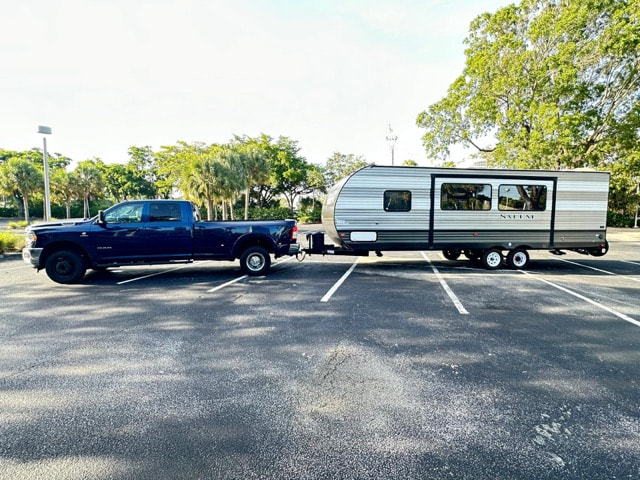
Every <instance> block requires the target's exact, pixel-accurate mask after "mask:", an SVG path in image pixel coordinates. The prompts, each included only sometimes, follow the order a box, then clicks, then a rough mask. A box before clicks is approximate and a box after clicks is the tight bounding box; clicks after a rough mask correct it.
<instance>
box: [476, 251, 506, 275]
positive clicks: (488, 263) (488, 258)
mask: <svg viewBox="0 0 640 480" xmlns="http://www.w3.org/2000/svg"><path fill="white" fill-rule="evenodd" d="M481 260H482V265H483V266H484V268H486V269H488V270H496V269H498V268H500V266H501V265H502V261H503V260H504V258H503V257H502V252H501V251H500V250H498V249H497V248H490V249H489V250H485V251H484V252H482V257H481Z"/></svg>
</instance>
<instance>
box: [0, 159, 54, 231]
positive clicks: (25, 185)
mask: <svg viewBox="0 0 640 480" xmlns="http://www.w3.org/2000/svg"><path fill="white" fill-rule="evenodd" d="M42 182H43V180H42V174H41V173H40V172H39V171H38V169H37V168H36V167H35V166H34V165H33V164H32V163H31V162H30V161H28V160H26V159H23V158H20V157H13V158H10V159H9V160H8V161H7V162H5V163H3V164H2V167H0V188H2V190H3V191H7V192H12V191H17V192H18V193H19V194H20V196H21V197H22V204H23V207H24V219H25V221H26V222H27V223H31V219H30V218H29V195H31V194H33V193H34V192H35V191H37V190H38V189H39V188H40V187H41V186H42Z"/></svg>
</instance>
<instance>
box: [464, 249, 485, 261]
mask: <svg viewBox="0 0 640 480" xmlns="http://www.w3.org/2000/svg"><path fill="white" fill-rule="evenodd" d="M464 256H465V257H467V258H468V259H469V260H479V259H480V257H481V256H482V251H480V250H476V249H473V248H472V249H470V250H465V251H464Z"/></svg>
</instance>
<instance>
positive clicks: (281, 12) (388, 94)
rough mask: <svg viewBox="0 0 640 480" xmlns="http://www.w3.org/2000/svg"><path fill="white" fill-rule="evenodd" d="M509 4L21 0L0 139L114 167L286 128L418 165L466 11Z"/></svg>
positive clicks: (5, 50)
mask: <svg viewBox="0 0 640 480" xmlns="http://www.w3.org/2000/svg"><path fill="white" fill-rule="evenodd" d="M508 3H509V1H508V0H500V1H498V0H449V1H445V0H384V1H383V0H335V1H334V0H315V1H311V0H306V1H305V0H228V1H219V0H202V1H200V0H104V1H97V0H46V1H45V0H21V1H15V2H13V1H12V2H4V5H3V7H2V27H1V28H0V148H4V149H9V150H28V149H30V148H33V147H41V146H42V139H41V136H40V135H38V134H37V133H36V130H37V126H38V125H46V126H49V127H51V128H52V130H53V134H52V135H51V136H49V137H48V138H47V142H48V150H49V151H53V152H58V153H61V154H63V155H66V156H69V157H71V158H72V159H73V160H74V161H81V160H85V159H87V158H92V157H99V158H101V159H102V160H104V161H105V162H107V163H112V162H125V161H126V160H127V149H128V147H129V146H131V145H137V146H144V145H150V146H151V147H153V148H154V149H157V148H159V147H160V146H161V145H170V144H175V143H176V142H177V141H178V140H184V141H188V142H191V141H202V142H206V143H217V142H226V141H228V140H229V139H230V138H231V137H232V135H233V134H247V135H250V136H256V135H259V134H260V133H266V134H268V135H271V136H272V137H278V136H280V135H285V136H288V137H291V138H292V139H294V140H297V141H298V142H299V146H300V147H301V154H302V155H304V156H305V157H306V158H307V160H309V161H311V162H313V163H317V164H321V163H324V162H325V161H326V159H327V158H328V157H329V156H330V155H331V154H332V153H333V152H334V151H338V152H341V153H345V154H347V153H353V154H356V155H363V156H364V157H365V158H366V160H367V161H369V162H375V163H377V164H385V163H386V164H390V162H391V155H390V151H389V146H388V143H387V141H386V139H385V137H386V136H387V135H388V128H389V124H391V125H392V127H393V130H394V134H395V135H397V137H398V140H397V143H396V150H395V151H396V156H395V158H396V163H400V162H402V161H403V160H406V159H407V158H412V159H414V160H416V161H418V163H419V164H421V165H428V164H429V160H428V159H427V158H426V154H425V153H424V149H423V148H422V142H421V136H422V135H423V133H424V131H423V129H420V128H418V127H417V126H416V125H415V120H416V117H417V115H418V114H419V112H421V111H422V110H424V109H426V108H427V107H428V106H429V105H430V104H431V103H433V102H435V101H437V100H439V99H440V98H442V97H443V96H444V95H445V94H446V90H447V87H448V86H449V85H450V84H451V82H452V81H453V80H454V79H455V78H456V77H457V76H458V75H459V74H460V73H461V72H462V68H463V64H464V45H463V40H464V38H465V37H466V36H467V33H468V27H469V23H470V22H471V20H473V19H474V18H475V17H476V16H477V15H479V14H480V13H482V12H485V11H490V12H493V11H495V10H496V9H498V8H499V7H501V6H504V5H506V4H508Z"/></svg>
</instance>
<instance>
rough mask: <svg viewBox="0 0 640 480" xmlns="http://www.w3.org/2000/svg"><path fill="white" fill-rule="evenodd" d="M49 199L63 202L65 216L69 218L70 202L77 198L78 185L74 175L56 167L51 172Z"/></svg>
mask: <svg viewBox="0 0 640 480" xmlns="http://www.w3.org/2000/svg"><path fill="white" fill-rule="evenodd" d="M50 183H51V200H52V201H54V202H56V203H57V204H59V203H63V204H64V206H65V210H66V218H71V202H72V201H73V200H74V199H76V198H78V192H79V191H80V187H79V184H78V180H77V178H76V176H75V175H74V174H72V173H69V172H67V171H66V170H65V169H64V168H58V169H57V170H55V171H54V172H53V173H52V174H51V182H50Z"/></svg>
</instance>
